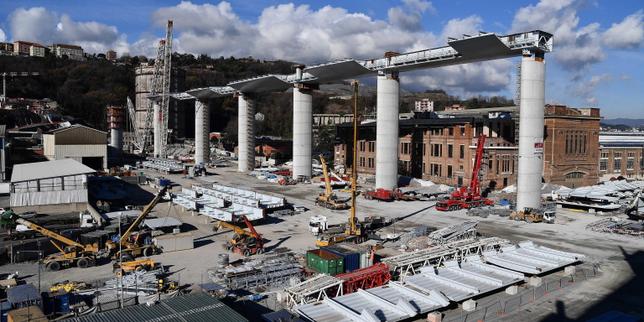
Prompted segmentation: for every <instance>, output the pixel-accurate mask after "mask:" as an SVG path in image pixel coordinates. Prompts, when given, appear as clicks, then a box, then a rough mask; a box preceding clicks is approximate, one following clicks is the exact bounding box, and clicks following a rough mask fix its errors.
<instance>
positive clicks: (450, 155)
mask: <svg viewBox="0 0 644 322" xmlns="http://www.w3.org/2000/svg"><path fill="white" fill-rule="evenodd" d="M447 157H448V158H453V157H454V146H453V145H451V144H448V145H447Z"/></svg>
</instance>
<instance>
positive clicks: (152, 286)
mask: <svg viewBox="0 0 644 322" xmlns="http://www.w3.org/2000/svg"><path fill="white" fill-rule="evenodd" d="M165 274H166V273H165V272H164V271H163V269H155V270H151V271H140V272H137V271H134V272H132V273H130V274H126V275H123V278H113V279H111V280H107V281H106V282H105V288H113V289H116V288H120V287H121V286H122V287H123V289H124V290H130V291H144V292H152V293H155V292H156V291H157V290H158V281H159V279H160V278H162V277H163V276H165Z"/></svg>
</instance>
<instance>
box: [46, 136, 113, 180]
mask: <svg viewBox="0 0 644 322" xmlns="http://www.w3.org/2000/svg"><path fill="white" fill-rule="evenodd" d="M43 149H44V154H45V157H47V159H48V160H61V159H74V160H76V161H78V162H80V163H82V164H84V165H86V166H88V167H90V168H92V169H94V170H97V171H98V170H103V169H107V132H103V131H99V130H96V129H93V128H90V127H87V126H84V125H79V124H75V125H72V126H70V127H66V128H62V129H57V130H53V131H52V132H50V133H49V134H44V135H43Z"/></svg>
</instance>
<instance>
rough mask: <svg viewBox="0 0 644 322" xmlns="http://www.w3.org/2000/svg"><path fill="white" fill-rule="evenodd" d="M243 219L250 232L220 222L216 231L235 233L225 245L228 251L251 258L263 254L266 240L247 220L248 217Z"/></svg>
mask: <svg viewBox="0 0 644 322" xmlns="http://www.w3.org/2000/svg"><path fill="white" fill-rule="evenodd" d="M241 219H242V220H243V221H244V223H245V224H246V227H248V230H245V229H243V228H241V227H238V226H236V225H233V224H231V223H228V222H225V221H219V222H218V223H217V224H216V225H215V227H213V230H214V231H217V230H219V229H226V228H227V229H230V230H232V231H234V232H235V234H234V235H233V238H231V239H230V240H228V241H227V242H226V244H225V246H226V249H228V250H230V251H232V252H234V253H238V254H242V255H244V256H251V255H255V254H261V253H263V252H264V239H263V238H262V235H260V234H259V233H258V232H257V230H255V227H254V226H253V224H252V223H251V222H250V221H249V220H248V218H246V216H241Z"/></svg>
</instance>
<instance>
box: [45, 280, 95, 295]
mask: <svg viewBox="0 0 644 322" xmlns="http://www.w3.org/2000/svg"><path fill="white" fill-rule="evenodd" d="M87 287H88V285H87V283H85V282H74V281H64V282H60V283H56V284H54V285H52V286H51V287H49V292H51V293H70V292H73V291H78V290H84V289H87Z"/></svg>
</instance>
